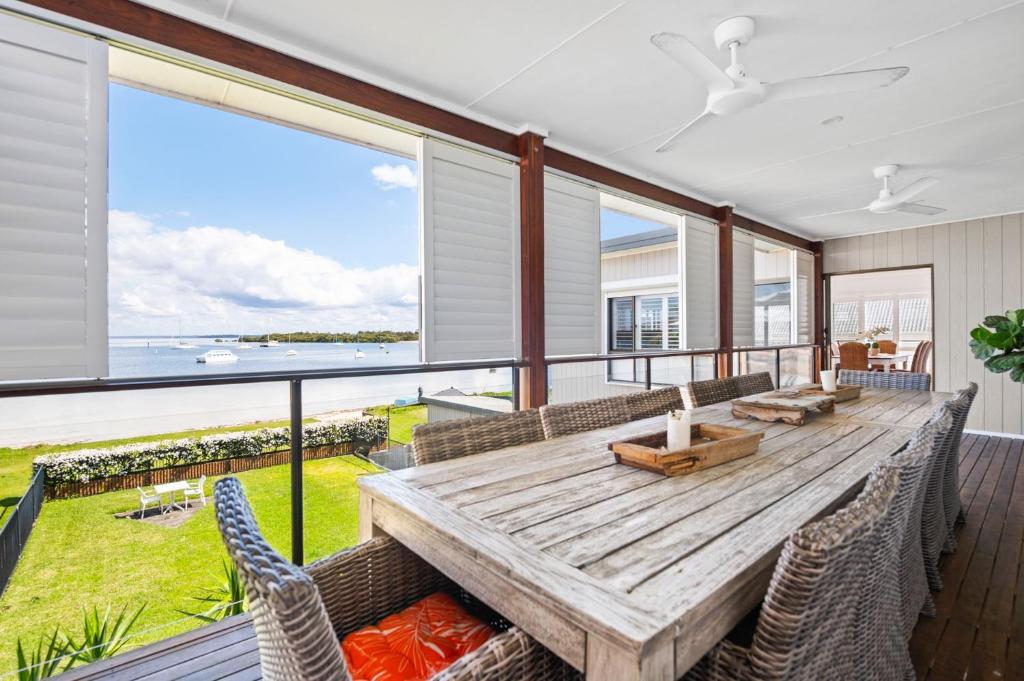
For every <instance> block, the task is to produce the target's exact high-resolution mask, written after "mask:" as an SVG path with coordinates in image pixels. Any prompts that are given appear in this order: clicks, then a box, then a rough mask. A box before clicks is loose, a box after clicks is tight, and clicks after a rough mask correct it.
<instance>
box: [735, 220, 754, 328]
mask: <svg viewBox="0 0 1024 681" xmlns="http://www.w3.org/2000/svg"><path fill="white" fill-rule="evenodd" d="M732 305H733V307H732V342H733V345H735V346H736V347H749V346H751V345H753V344H754V237H753V236H752V235H750V234H748V233H746V232H742V231H740V230H733V233H732Z"/></svg>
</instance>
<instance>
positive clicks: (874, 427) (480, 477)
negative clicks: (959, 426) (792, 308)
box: [359, 388, 952, 681]
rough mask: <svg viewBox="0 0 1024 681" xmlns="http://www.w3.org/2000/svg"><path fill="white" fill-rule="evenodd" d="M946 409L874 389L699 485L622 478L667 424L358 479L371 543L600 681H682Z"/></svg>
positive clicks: (783, 431) (691, 480)
mask: <svg viewBox="0 0 1024 681" xmlns="http://www.w3.org/2000/svg"><path fill="white" fill-rule="evenodd" d="M951 397H952V395H950V394H948V393H939V392H930V391H901V390H889V389H871V388H865V389H864V390H863V391H862V393H861V396H860V398H859V399H857V400H852V401H848V402H842V403H839V404H836V405H835V410H834V411H833V412H832V413H827V414H826V413H812V414H809V415H808V419H807V421H806V422H805V424H804V425H802V426H792V425H787V424H783V423H766V422H760V421H750V420H740V419H736V418H734V417H733V416H732V415H731V413H730V404H729V403H723V404H717V405H712V406H708V407H702V408H698V409H695V410H694V411H693V416H692V418H693V421H694V422H695V423H696V422H706V423H722V424H728V425H734V426H738V427H740V428H744V429H747V430H750V431H761V432H763V433H764V439H763V440H762V442H761V445H760V447H759V449H758V450H757V452H756V453H755V454H753V455H751V456H748V457H746V458H742V459H737V460H735V461H731V462H729V463H726V464H723V465H720V466H716V467H713V468H708V469H705V470H701V471H699V472H697V473H694V474H691V475H684V476H679V477H664V476H662V475H660V474H658V473H654V472H650V471H645V470H640V469H636V468H632V467H629V466H625V465H622V464H617V463H616V462H615V458H614V455H613V454H612V452H611V451H609V449H608V443H609V442H612V441H615V440H621V439H623V438H625V437H631V436H634V435H641V434H647V433H652V432H655V431H657V430H664V428H665V417H664V416H660V417H656V418H651V419H646V420H641V421H633V422H630V423H625V424H619V425H613V426H609V427H607V428H602V429H600V430H593V431H587V432H583V433H578V434H576V435H570V436H566V437H560V438H555V439H551V440H544V441H540V442H534V443H531V444H527V445H522V446H517V447H508V448H505V449H500V450H494V451H490V452H485V453H481V454H476V455H473V456H468V457H464V458H460V459H454V460H451V461H444V462H438V463H433V464H428V465H425V466H419V467H416V468H411V469H406V470H403V471H396V472H391V473H383V474H379V475H368V476H364V477H362V478H360V479H359V487H360V535H361V538H362V539H364V540H365V539H369V538H370V537H373V536H378V535H381V534H388V535H391V536H393V537H394V538H396V539H397V540H398V541H400V542H402V543H403V544H405V545H406V546H407V547H409V548H410V549H411V550H413V551H414V552H416V553H417V554H419V555H420V556H421V557H423V558H424V559H426V560H427V561H428V562H429V563H431V564H432V565H434V567H436V568H437V569H438V570H440V571H441V572H443V573H445V574H446V575H448V576H449V577H450V578H452V579H453V580H454V581H455V582H457V583H458V584H460V585H462V586H463V587H464V588H466V589H467V590H468V591H469V592H470V593H472V594H473V595H474V596H476V597H477V598H479V599H480V600H482V601H483V602H485V603H487V604H488V605H489V606H490V607H492V608H494V609H495V610H496V611H498V612H500V613H501V614H502V615H503V616H505V617H506V618H507V619H508V620H510V621H511V622H513V623H514V624H516V625H517V626H519V627H521V628H522V629H524V630H525V631H526V632H527V633H528V634H530V635H531V636H533V637H534V638H536V639H537V640H539V641H540V642H541V643H542V644H544V645H545V646H547V647H548V648H549V649H550V650H552V651H553V652H555V653H556V654H557V655H559V656H560V657H561V658H562V659H564V660H566V661H567V662H569V663H570V664H572V665H573V666H574V667H575V668H577V669H579V670H581V671H584V672H585V673H586V678H587V679H599V680H602V681H604V680H609V681H610V680H615V681H631V680H644V681H654V680H657V681H663V680H669V679H676V678H679V677H681V676H682V675H683V674H685V673H686V671H687V670H689V669H690V667H692V666H693V665H694V664H695V663H696V662H697V661H698V660H699V659H700V658H701V656H702V655H704V654H705V653H706V652H707V651H708V650H710V649H711V648H712V647H713V646H714V645H715V643H716V642H718V641H719V640H721V639H722V637H724V636H725V635H726V633H728V632H729V630H730V629H732V628H733V627H734V626H735V625H736V624H737V623H738V622H739V621H740V620H741V619H742V618H743V617H744V616H745V615H746V614H747V613H748V612H750V611H751V610H752V609H753V608H754V607H755V606H756V605H757V604H758V603H759V602H760V601H761V600H762V599H763V597H764V594H765V591H766V589H767V585H768V581H769V579H770V577H771V574H772V570H773V568H774V565H775V561H776V559H777V557H778V555H779V553H780V551H781V548H782V545H783V543H784V542H785V540H786V538H787V537H788V536H789V535H790V534H791V533H793V532H794V531H795V530H797V529H799V528H800V527H802V526H804V525H806V524H807V523H808V522H811V521H813V520H814V519H816V518H820V517H821V516H823V515H826V514H827V513H829V512H831V511H832V510H834V509H836V508H837V507H839V506H840V505H842V504H843V503H845V502H846V501H847V500H849V499H850V498H852V496H854V495H855V494H856V492H857V491H858V490H859V488H860V487H861V486H862V485H863V481H864V480H865V478H866V476H867V474H868V473H869V471H870V470H871V468H872V466H874V465H875V463H876V462H878V461H879V460H881V459H884V458H885V457H887V456H890V455H891V454H893V453H894V452H896V451H897V450H899V449H900V448H901V447H902V446H903V445H904V444H905V443H906V442H907V441H908V440H909V438H910V436H911V434H912V432H913V430H914V428H916V427H917V426H920V425H921V424H923V423H924V422H925V421H926V420H927V419H928V417H929V415H930V414H931V413H932V411H933V410H934V409H935V408H936V407H937V406H938V405H939V404H941V403H942V402H943V401H945V400H947V399H950V398H951Z"/></svg>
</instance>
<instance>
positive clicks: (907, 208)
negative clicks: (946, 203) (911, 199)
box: [898, 203, 946, 215]
mask: <svg viewBox="0 0 1024 681" xmlns="http://www.w3.org/2000/svg"><path fill="white" fill-rule="evenodd" d="M898 210H899V212H901V213H917V214H918V215H938V214H939V213H944V212H945V211H946V209H945V208H936V207H935V206H926V205H924V204H923V203H905V204H903V205H902V206H900V207H899V209H898Z"/></svg>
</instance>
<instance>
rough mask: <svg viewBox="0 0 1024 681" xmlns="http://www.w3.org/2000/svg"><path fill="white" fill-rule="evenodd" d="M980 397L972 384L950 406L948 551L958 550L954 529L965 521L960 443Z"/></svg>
mask: <svg viewBox="0 0 1024 681" xmlns="http://www.w3.org/2000/svg"><path fill="white" fill-rule="evenodd" d="M977 395H978V384H977V383H974V382H971V383H969V384H968V385H967V387H966V388H964V389H962V390H960V391H959V392H957V396H956V399H954V400H953V401H952V403H951V405H950V407H951V409H952V411H953V438H952V449H951V451H950V453H949V454H948V455H947V457H946V470H945V476H944V479H943V482H942V509H943V511H944V512H945V514H946V528H947V530H948V531H947V533H946V539H947V541H946V546H945V549H946V550H947V551H953V550H954V549H955V548H956V541H955V539H954V536H953V529H954V527H955V526H956V524H957V523H958V522H962V521H963V519H964V511H963V505H962V504H961V502H960V442H961V440H962V439H963V436H964V426H965V425H966V423H967V415H968V414H969V413H970V411H971V405H972V404H973V403H974V398H975V397H976V396H977Z"/></svg>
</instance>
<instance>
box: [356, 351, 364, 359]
mask: <svg viewBox="0 0 1024 681" xmlns="http://www.w3.org/2000/svg"><path fill="white" fill-rule="evenodd" d="M363 357H366V353H365V352H363V351H362V350H360V349H359V348H356V359H362V358H363Z"/></svg>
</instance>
